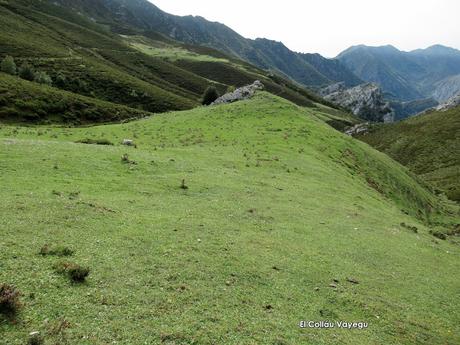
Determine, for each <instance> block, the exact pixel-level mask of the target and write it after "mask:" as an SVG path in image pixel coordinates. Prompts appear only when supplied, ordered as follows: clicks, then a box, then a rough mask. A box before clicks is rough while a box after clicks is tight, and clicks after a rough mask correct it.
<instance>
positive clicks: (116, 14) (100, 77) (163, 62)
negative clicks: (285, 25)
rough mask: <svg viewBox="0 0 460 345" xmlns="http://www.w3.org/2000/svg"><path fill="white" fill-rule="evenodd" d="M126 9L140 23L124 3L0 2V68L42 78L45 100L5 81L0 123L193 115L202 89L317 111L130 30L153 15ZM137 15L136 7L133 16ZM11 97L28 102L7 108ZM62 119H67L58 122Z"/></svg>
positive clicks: (283, 90) (267, 78) (253, 72)
mask: <svg viewBox="0 0 460 345" xmlns="http://www.w3.org/2000/svg"><path fill="white" fill-rule="evenodd" d="M126 4H129V6H134V8H135V9H137V10H138V11H139V12H142V13H143V16H141V17H134V16H132V15H129V13H128V12H125V11H123V8H124V7H123V6H124V2H115V1H111V0H110V1H109V0H104V1H102V0H100V1H83V0H81V1H65V0H62V1H60V2H59V3H57V2H55V1H53V2H48V1H40V2H30V1H25V0H18V1H14V2H7V3H3V2H2V3H0V24H1V27H2V30H1V32H0V59H3V58H4V57H5V56H7V55H10V56H12V57H13V58H14V60H15V63H16V65H17V67H18V68H19V67H21V66H23V65H26V64H27V65H29V66H30V67H31V68H32V69H33V70H34V71H36V72H37V73H46V74H47V75H48V76H49V78H50V83H51V84H52V85H51V87H49V89H48V90H47V91H46V92H45V91H44V90H45V87H43V88H39V87H37V85H36V84H35V83H30V82H28V81H24V80H22V79H20V78H19V77H17V76H16V78H15V79H14V80H10V79H9V78H6V76H4V77H2V80H1V82H0V84H1V85H0V86H1V87H2V90H3V92H2V93H1V94H0V103H1V104H2V105H3V108H2V109H1V115H2V119H3V120H8V121H9V120H21V119H22V120H24V121H30V120H31V119H35V120H37V121H64V122H72V123H75V124H78V123H87V122H88V121H90V122H91V121H93V122H103V121H113V120H115V119H118V120H120V119H127V118H131V117H133V116H134V117H144V116H147V114H149V113H150V114H151V113H158V112H165V111H170V110H184V109H190V108H193V107H195V106H197V105H199V104H200V99H201V96H202V94H203V92H204V91H205V90H206V88H207V87H208V86H210V85H213V86H215V87H216V88H217V89H218V91H219V92H220V93H225V92H226V90H227V89H229V88H233V87H240V86H243V85H247V84H251V83H253V82H254V81H255V80H260V81H261V82H262V83H263V84H264V86H265V88H266V90H267V91H269V92H272V93H274V94H277V95H280V96H281V97H285V98H286V99H289V100H291V101H293V102H295V103H296V104H298V105H302V106H311V107H314V106H317V104H318V103H325V102H324V101H323V100H322V99H321V98H319V97H317V96H315V95H314V94H313V93H311V92H309V91H308V90H306V89H305V88H304V87H301V86H299V84H297V83H294V82H292V81H290V80H288V79H287V78H285V77H282V76H280V75H278V74H276V73H272V72H267V71H265V70H262V69H260V68H257V67H255V66H254V65H251V64H249V63H247V62H245V61H242V60H240V59H238V58H236V57H234V56H231V55H227V54H225V53H222V52H220V51H218V50H216V49H213V48H207V47H203V46H196V45H191V44H185V43H181V42H178V41H175V40H173V39H171V38H168V37H165V36H164V35H162V34H161V33H158V32H156V31H152V30H151V29H150V30H141V29H139V28H138V27H137V26H131V24H130V23H133V24H132V25H134V24H135V25H145V22H146V21H147V22H148V20H149V18H151V15H150V14H149V13H150V12H149V9H153V10H152V12H151V13H156V12H157V11H156V8H155V7H154V6H153V7H152V6H151V4H150V3H145V2H143V1H129V2H126ZM136 6H137V7H136ZM142 6H146V7H145V9H144V10H143V11H141V9H142ZM84 13H86V14H84ZM159 13H160V14H161V12H159ZM111 15H113V17H112V16H111ZM144 15H147V17H144ZM161 18H162V16H160V17H158V20H159V21H160V22H161V23H163V22H164V21H165V20H166V19H161ZM165 18H168V16H166V17H165ZM109 28H112V29H114V30H118V31H122V32H123V34H119V33H117V32H114V31H113V30H111V29H109ZM61 91H64V92H67V93H70V94H74V95H75V96H74V98H75V100H79V101H78V102H72V101H71V99H72V97H71V96H68V94H66V95H67V96H62V97H61V96H60V95H63V94H62V93H61ZM21 94H25V95H28V97H26V98H24V99H23V101H22V102H17V101H16V98H20V97H21V96H20V95H21ZM80 96H82V97H83V98H82V97H80ZM47 97H50V98H53V99H59V98H61V102H60V104H59V106H58V107H55V109H50V107H51V105H52V104H50V103H48V102H46V98H47ZM34 98H36V99H35V100H34ZM37 99H40V100H41V101H37ZM90 99H92V100H93V101H95V103H94V102H89V100H90ZM85 100H86V101H85ZM98 101H102V102H109V103H112V105H113V106H114V108H116V107H115V106H116V105H121V106H126V107H129V108H131V109H132V111H127V110H126V108H123V107H119V108H117V109H120V111H118V110H117V111H115V112H114V113H111V114H110V113H106V112H104V111H99V110H98V111H93V110H91V109H96V106H97V105H98V104H99V102H98ZM77 103H78V104H79V105H78V107H80V108H81V109H78V111H76V109H75V107H76V104H77ZM93 103H94V104H93ZM92 104H93V105H92ZM69 113H73V118H70V117H68V116H63V115H66V114H69ZM57 114H61V115H62V116H55V115H57ZM96 114H97V115H96Z"/></svg>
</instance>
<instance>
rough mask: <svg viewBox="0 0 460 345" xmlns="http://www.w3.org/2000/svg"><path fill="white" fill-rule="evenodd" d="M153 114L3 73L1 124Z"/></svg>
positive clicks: (95, 120) (72, 121)
mask: <svg viewBox="0 0 460 345" xmlns="http://www.w3.org/2000/svg"><path fill="white" fill-rule="evenodd" d="M150 115H152V114H151V113H148V112H145V111H142V110H138V109H134V108H131V107H127V106H123V105H119V104H115V103H110V102H106V101H101V100H99V99H97V98H92V97H86V96H81V95H78V94H75V93H72V92H67V91H62V90H58V89H56V88H52V87H49V86H43V85H39V84H37V83H33V82H29V81H25V80H22V79H19V78H16V77H12V76H10V75H7V74H4V73H0V124H1V123H21V122H27V123H30V124H34V123H50V122H56V123H67V124H73V125H81V124H90V123H98V122H114V121H125V120H132V119H136V118H142V117H147V116H150Z"/></svg>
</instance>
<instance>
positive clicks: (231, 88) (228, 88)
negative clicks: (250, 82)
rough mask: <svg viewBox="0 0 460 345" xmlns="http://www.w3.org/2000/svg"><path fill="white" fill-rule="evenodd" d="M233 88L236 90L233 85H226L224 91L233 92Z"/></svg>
mask: <svg viewBox="0 0 460 345" xmlns="http://www.w3.org/2000/svg"><path fill="white" fill-rule="evenodd" d="M235 90H236V87H235V86H233V85H230V86H228V87H227V90H226V91H225V92H226V93H230V92H235Z"/></svg>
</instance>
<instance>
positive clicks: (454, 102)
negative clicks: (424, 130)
mask: <svg viewBox="0 0 460 345" xmlns="http://www.w3.org/2000/svg"><path fill="white" fill-rule="evenodd" d="M459 106H460V93H459V94H458V95H456V96H454V97H451V98H449V99H448V100H447V101H446V102H444V103H442V104H440V105H438V106H437V107H433V108H429V109H426V110H424V111H422V112H421V113H418V114H417V115H423V114H427V113H431V112H432V111H447V110H449V109H452V108H455V107H459Z"/></svg>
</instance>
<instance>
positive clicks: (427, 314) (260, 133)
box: [0, 92, 460, 345]
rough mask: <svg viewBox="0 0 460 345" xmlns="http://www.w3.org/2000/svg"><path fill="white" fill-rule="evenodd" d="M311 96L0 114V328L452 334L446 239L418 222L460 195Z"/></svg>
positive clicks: (389, 338) (95, 333) (19, 337)
mask: <svg viewBox="0 0 460 345" xmlns="http://www.w3.org/2000/svg"><path fill="white" fill-rule="evenodd" d="M323 111H326V109H325V108H314V107H311V108H303V107H299V106H297V105H294V104H293V103H290V102H289V101H286V100H284V99H281V98H278V97H276V96H273V95H271V94H268V93H265V92H262V93H259V94H258V95H257V96H256V97H255V98H254V99H252V100H249V101H243V102H239V103H234V104H231V105H223V106H218V107H199V108H195V109H193V110H187V111H180V112H170V113H165V114H160V115H154V116H152V117H149V118H146V119H142V120H138V121H133V122H129V123H124V124H110V125H100V126H93V127H61V126H52V125H49V126H23V125H15V124H2V125H1V126H0V174H1V188H0V198H1V200H2V202H1V203H0V229H1V233H2V236H1V237H0V282H4V283H8V284H12V285H14V286H15V287H16V288H17V289H18V290H19V291H20V292H21V297H20V301H21V304H22V306H21V307H20V308H19V310H18V312H17V315H16V316H15V317H14V318H13V319H11V318H6V317H4V318H1V319H0V344H8V345H16V344H18V345H19V344H26V342H27V339H28V335H29V333H30V332H33V331H39V332H40V334H41V335H42V336H43V337H44V339H45V344H79V345H85V344H88V345H89V344H91V345H94V344H96V345H102V344H133V345H138V344H170V345H172V344H273V345H275V344H276V345H281V344H315V345H317V344H363V345H367V344H382V345H383V344H385V345H388V344H427V345H428V344H429V345H434V344H443V345H445V344H451V345H454V344H458V343H460V329H459V322H460V313H459V310H460V298H459V297H460V294H459V292H460V284H459V275H458V272H459V269H460V265H459V255H460V250H459V246H458V241H457V242H456V240H455V239H454V238H453V237H448V238H447V240H441V239H438V238H436V237H434V236H433V235H432V234H430V231H431V232H433V231H438V232H448V231H450V230H451V229H452V228H453V227H454V225H455V224H456V223H459V209H458V205H456V204H454V203H452V202H450V201H448V200H447V199H445V198H441V197H438V196H436V195H435V194H434V193H433V192H432V187H430V186H429V185H427V184H425V183H424V182H422V181H421V180H419V179H418V178H417V177H416V176H415V175H414V174H412V173H411V172H409V170H408V169H407V168H404V167H403V166H401V165H399V164H398V163H396V162H395V161H393V160H392V159H390V158H389V157H388V156H386V155H384V154H383V153H380V152H377V151H376V150H374V149H372V148H371V147H370V146H368V145H367V144H365V143H362V142H360V141H358V140H355V139H353V138H351V137H347V136H345V135H343V134H341V133H339V132H338V131H336V130H334V129H332V128H331V127H329V126H328V125H326V124H325V123H324V122H323V119H325V118H329V116H330V114H326V113H324V112H323ZM124 139H131V140H133V141H134V142H135V144H136V147H128V146H124V145H122V141H123V140H124ZM81 142H92V143H101V144H102V143H104V144H109V145H96V144H84V143H81ZM110 144H112V145H110ZM45 245H47V246H48V247H49V248H57V247H61V248H62V247H65V248H68V249H69V250H70V251H69V254H70V256H68V257H64V258H63V257H59V256H56V255H41V254H40V251H41V250H43V247H44V246H45ZM71 252H72V253H71ZM63 260H64V261H71V262H74V263H77V264H79V265H82V266H84V267H88V268H89V269H90V274H89V276H88V277H87V279H86V281H85V282H84V283H72V282H71V281H70V280H69V279H68V277H66V276H63V275H62V274H59V273H57V272H56V269H55V268H54V267H55V265H56V264H57V263H59V262H62V261H63ZM302 320H313V321H320V320H330V321H342V320H344V321H348V322H353V321H363V322H367V323H368V324H369V326H368V328H367V329H363V330H358V329H354V330H348V329H338V328H335V329H323V330H320V329H301V328H300V327H299V322H300V321H302Z"/></svg>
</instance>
